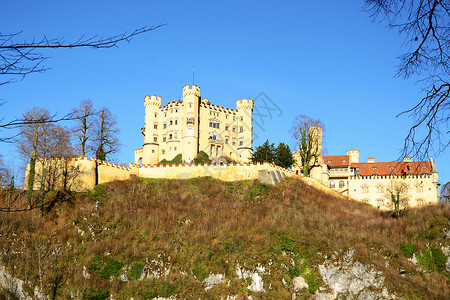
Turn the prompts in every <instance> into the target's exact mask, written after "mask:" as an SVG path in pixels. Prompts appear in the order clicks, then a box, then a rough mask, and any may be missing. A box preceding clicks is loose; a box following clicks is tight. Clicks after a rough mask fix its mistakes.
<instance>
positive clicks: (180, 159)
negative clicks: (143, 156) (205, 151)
mask: <svg viewBox="0 0 450 300" xmlns="http://www.w3.org/2000/svg"><path fill="white" fill-rule="evenodd" d="M182 162H183V156H182V155H181V153H180V154H178V155H177V156H175V157H174V158H173V159H172V160H167V159H165V158H164V159H163V160H161V161H160V162H159V163H158V166H159V165H171V164H181V163H182Z"/></svg>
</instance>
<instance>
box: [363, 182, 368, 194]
mask: <svg viewBox="0 0 450 300" xmlns="http://www.w3.org/2000/svg"><path fill="white" fill-rule="evenodd" d="M361 190H362V192H363V193H365V194H367V193H368V192H369V186H368V185H367V184H363V185H362V186H361Z"/></svg>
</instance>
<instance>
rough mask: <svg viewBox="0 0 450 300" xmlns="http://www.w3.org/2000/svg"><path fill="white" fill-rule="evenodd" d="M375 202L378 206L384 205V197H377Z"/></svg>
mask: <svg viewBox="0 0 450 300" xmlns="http://www.w3.org/2000/svg"><path fill="white" fill-rule="evenodd" d="M377 203H378V207H382V206H384V199H383V198H379V199H377Z"/></svg>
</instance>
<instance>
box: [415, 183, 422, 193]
mask: <svg viewBox="0 0 450 300" xmlns="http://www.w3.org/2000/svg"><path fill="white" fill-rule="evenodd" d="M416 192H418V193H422V192H423V183H422V182H421V183H418V184H416Z"/></svg>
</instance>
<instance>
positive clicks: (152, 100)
mask: <svg viewBox="0 0 450 300" xmlns="http://www.w3.org/2000/svg"><path fill="white" fill-rule="evenodd" d="M144 103H145V104H144V105H145V106H147V105H155V106H161V96H155V95H151V96H148V95H147V96H145V98H144Z"/></svg>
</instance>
